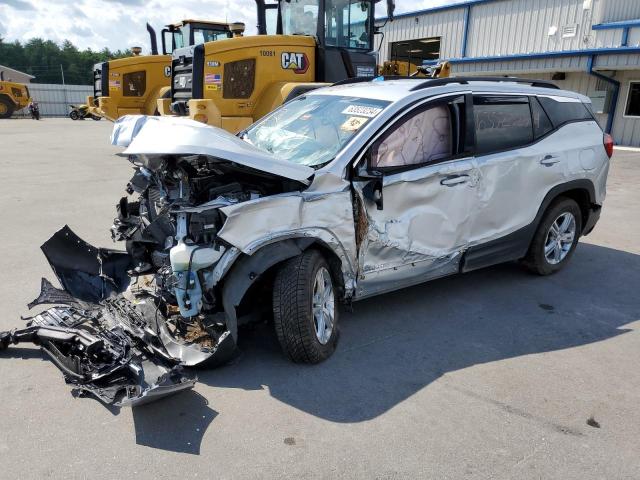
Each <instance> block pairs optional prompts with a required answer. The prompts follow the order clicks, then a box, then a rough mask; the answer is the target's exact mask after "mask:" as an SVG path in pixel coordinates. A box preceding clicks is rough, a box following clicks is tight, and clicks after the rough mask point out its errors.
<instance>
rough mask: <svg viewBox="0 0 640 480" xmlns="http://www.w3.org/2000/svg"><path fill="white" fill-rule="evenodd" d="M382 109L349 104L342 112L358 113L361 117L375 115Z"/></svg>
mask: <svg viewBox="0 0 640 480" xmlns="http://www.w3.org/2000/svg"><path fill="white" fill-rule="evenodd" d="M381 111H382V109H381V108H378V107H367V106H366V105H349V106H348V107H347V108H345V109H344V110H343V111H342V113H343V114H344V115H357V116H359V117H369V118H372V117H375V116H376V115H378V114H379V113H380V112H381Z"/></svg>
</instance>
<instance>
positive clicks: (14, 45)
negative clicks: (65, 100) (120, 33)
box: [0, 37, 131, 85]
mask: <svg viewBox="0 0 640 480" xmlns="http://www.w3.org/2000/svg"><path fill="white" fill-rule="evenodd" d="M130 55H131V51H130V50H124V51H122V50H117V51H115V52H112V51H111V50H109V49H108V48H104V49H102V50H101V51H100V52H94V51H93V50H91V49H90V48H87V49H86V50H79V49H78V48H77V47H76V46H75V45H74V44H73V43H71V42H70V41H69V40H65V41H64V42H62V45H58V44H56V43H55V42H52V41H51V40H44V39H42V38H32V39H31V40H28V41H27V42H25V43H24V44H22V43H20V42H19V41H15V42H5V41H4V39H3V38H2V37H0V64H2V65H4V66H6V67H10V68H14V69H16V70H20V71H21V72H25V73H28V74H30V75H33V76H35V77H36V78H35V79H34V80H33V81H32V82H33V83H62V70H64V77H65V78H64V81H65V83H68V84H76V85H91V83H92V82H93V77H92V72H93V65H94V64H96V63H99V62H105V61H107V60H111V59H114V58H122V57H128V56H130ZM60 66H62V70H61V68H60Z"/></svg>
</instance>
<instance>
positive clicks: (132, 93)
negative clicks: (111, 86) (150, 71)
mask: <svg viewBox="0 0 640 480" xmlns="http://www.w3.org/2000/svg"><path fill="white" fill-rule="evenodd" d="M122 84H123V85H122V95H123V96H125V97H141V96H143V95H144V92H145V90H146V89H147V72H145V71H144V70H142V71H140V72H131V73H125V74H124V75H123V76H122Z"/></svg>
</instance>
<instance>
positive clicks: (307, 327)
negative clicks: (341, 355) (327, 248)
mask: <svg viewBox="0 0 640 480" xmlns="http://www.w3.org/2000/svg"><path fill="white" fill-rule="evenodd" d="M335 291H336V290H335V287H334V281H333V278H332V277H331V271H330V269H329V264H328V263H327V261H326V260H325V259H324V257H323V256H322V254H321V253H320V252H318V251H317V250H307V251H305V252H304V253H302V254H301V255H298V256H297V257H294V258H292V259H290V260H288V261H286V262H285V263H284V264H283V265H282V267H281V268H280V270H279V271H278V273H277V274H276V277H275V280H274V287H273V317H274V323H275V329H276V334H277V335H278V341H279V342H280V346H281V347H282V350H283V351H284V353H285V354H286V355H287V356H288V357H289V358H290V359H291V360H293V361H294V362H298V363H319V362H321V361H323V360H326V359H327V358H329V357H330V356H331V354H332V353H333V352H334V350H335V348H336V343H337V341H338V307H337V304H336V296H335Z"/></svg>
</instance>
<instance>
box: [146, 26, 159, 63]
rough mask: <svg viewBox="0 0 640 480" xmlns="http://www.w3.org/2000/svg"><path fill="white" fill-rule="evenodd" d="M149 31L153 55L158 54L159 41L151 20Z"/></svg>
mask: <svg viewBox="0 0 640 480" xmlns="http://www.w3.org/2000/svg"><path fill="white" fill-rule="evenodd" d="M147 32H149V40H151V55H158V41H157V39H156V31H155V30H154V29H153V27H152V26H151V25H149V22H147Z"/></svg>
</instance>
